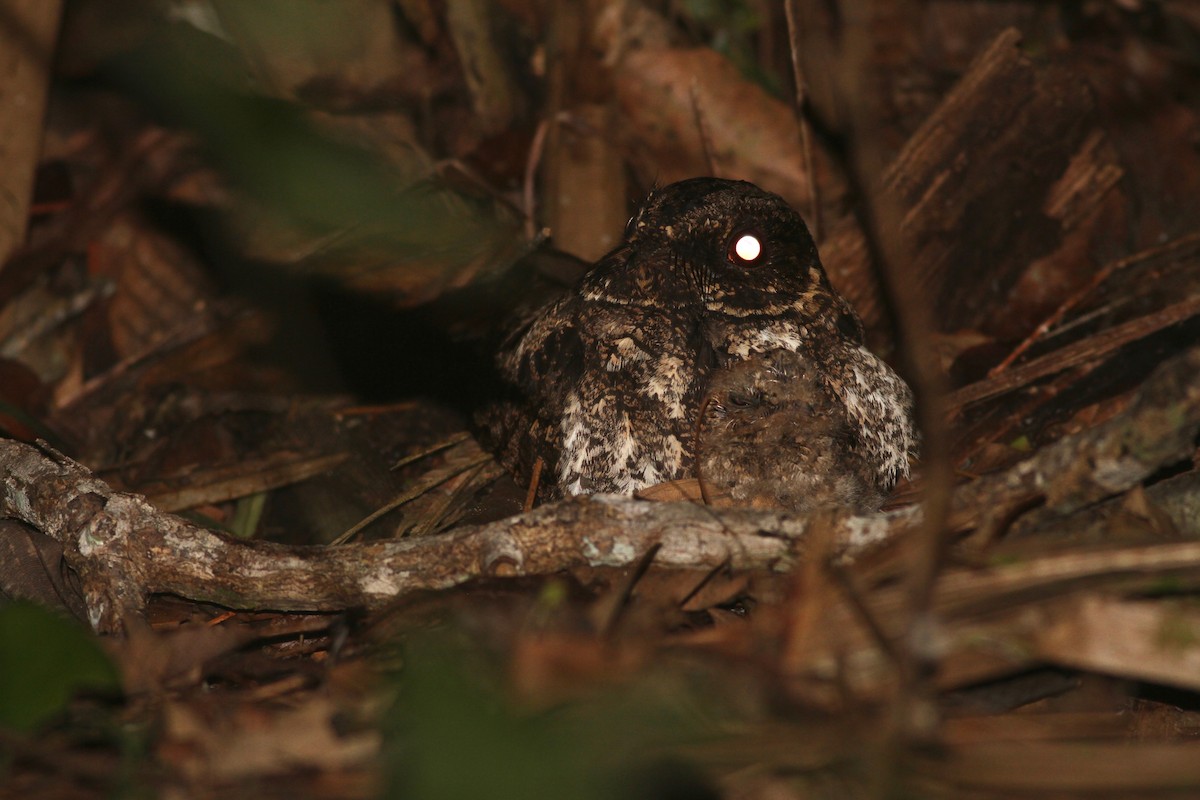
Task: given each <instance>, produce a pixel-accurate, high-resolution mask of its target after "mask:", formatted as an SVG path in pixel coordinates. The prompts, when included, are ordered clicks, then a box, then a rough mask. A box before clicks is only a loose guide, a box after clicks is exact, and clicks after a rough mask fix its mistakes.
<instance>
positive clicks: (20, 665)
mask: <svg viewBox="0 0 1200 800" xmlns="http://www.w3.org/2000/svg"><path fill="white" fill-rule="evenodd" d="M119 689H120V681H119V679H118V675H117V671H116V669H115V668H114V667H113V664H112V662H111V661H109V659H108V656H106V655H105V653H104V651H103V650H102V649H101V648H100V646H99V644H98V643H97V641H96V638H95V636H94V635H93V634H92V633H91V632H90V631H88V630H87V629H85V628H84V627H83V626H82V625H79V624H77V623H74V622H71V621H70V620H67V619H64V618H63V617H61V616H58V615H57V614H54V613H52V612H50V611H47V610H46V609H44V608H42V607H40V606H36V605H33V604H31V603H24V602H15V603H9V604H7V605H0V725H4V726H6V727H9V728H15V729H18V730H26V731H27V730H32V729H34V728H36V727H37V726H38V725H40V724H42V723H44V722H46V721H47V720H48V719H50V718H51V717H53V716H54V715H55V714H58V713H59V712H61V711H62V710H63V709H64V708H65V706H66V704H67V701H69V700H70V699H71V698H72V697H74V696H75V695H76V694H78V693H79V692H81V691H84V690H88V691H106V692H115V691H119Z"/></svg>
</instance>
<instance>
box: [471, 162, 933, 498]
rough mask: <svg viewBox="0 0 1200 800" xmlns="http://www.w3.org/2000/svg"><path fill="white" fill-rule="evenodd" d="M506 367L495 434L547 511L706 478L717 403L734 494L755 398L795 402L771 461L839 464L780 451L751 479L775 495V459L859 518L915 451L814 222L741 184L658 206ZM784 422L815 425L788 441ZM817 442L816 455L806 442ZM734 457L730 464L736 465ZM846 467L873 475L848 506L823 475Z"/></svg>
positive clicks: (706, 187) (684, 190)
mask: <svg viewBox="0 0 1200 800" xmlns="http://www.w3.org/2000/svg"><path fill="white" fill-rule="evenodd" d="M497 363H498V366H499V369H500V373H501V375H502V377H503V379H504V380H505V382H506V383H507V385H508V388H509V390H510V396H509V397H508V398H507V399H506V400H504V401H502V402H500V403H497V404H496V405H494V406H492V407H490V408H487V409H485V410H484V411H483V412H482V413H481V415H480V418H479V422H480V426H481V429H482V431H481V435H482V438H483V439H484V441H485V443H486V444H487V445H489V446H490V447H491V448H492V449H493V450H494V451H495V452H496V454H497V457H498V458H499V459H500V461H501V462H502V463H503V464H504V465H505V466H506V467H508V468H509V469H510V470H512V471H513V472H514V474H515V475H516V476H517V477H518V479H519V480H521V481H528V480H530V476H531V473H532V470H533V467H534V464H535V463H536V462H537V461H538V460H539V459H540V460H541V461H542V465H543V467H542V471H541V477H540V481H539V484H538V496H539V499H542V500H547V499H552V498H555V497H559V496H562V495H564V494H582V493H593V492H615V493H625V494H627V493H632V492H634V491H637V490H638V489H641V488H644V487H648V486H653V485H655V484H658V483H661V482H664V481H668V480H674V479H678V478H690V477H696V472H697V461H696V457H697V431H698V430H701V429H702V428H703V426H702V425H701V420H700V411H701V405H702V402H703V401H704V400H705V398H706V397H708V396H712V397H715V398H717V407H716V408H714V409H713V411H712V414H713V416H712V419H709V425H710V431H712V430H716V429H715V428H712V427H711V426H712V424H713V422H714V421H716V420H718V419H720V418H719V417H718V416H716V415H719V414H724V415H725V417H724V419H725V420H727V421H728V420H729V418H730V417H731V416H732V417H733V418H734V421H733V422H729V423H728V424H725V426H724V427H723V428H721V429H720V432H718V433H715V434H711V433H710V434H709V438H710V440H711V441H709V442H708V445H709V446H708V447H707V448H706V449H705V455H704V458H705V459H706V460H709V461H711V463H707V466H708V468H709V470H711V471H713V473H714V475H715V476H717V477H718V478H719V479H720V480H721V481H722V482H723V483H727V484H737V483H738V482H739V478H738V475H737V469H736V468H735V467H734V465H735V464H737V463H748V462H744V461H743V460H742V459H744V458H748V457H752V456H751V454H752V452H753V449H754V447H755V444H754V440H755V436H754V435H751V433H750V431H748V430H746V429H744V428H743V427H741V423H738V422H737V420H736V418H737V417H738V416H739V412H740V411H741V409H737V408H734V409H733V411H732V412H731V411H730V409H731V404H732V403H733V402H734V401H735V399H736V398H737V397H741V396H743V395H745V396H746V397H767V396H768V395H770V394H771V393H772V392H782V394H780V395H779V402H775V401H771V402H772V403H774V406H772V405H771V404H770V403H767V404H766V405H764V406H761V407H760V409H759V412H758V414H757V416H758V417H759V418H760V421H761V423H762V424H765V425H769V426H774V425H782V426H784V428H785V430H784V431H782V432H780V433H778V434H774V433H773V434H770V437H769V438H772V439H773V444H774V445H780V444H783V443H785V442H788V441H797V444H798V446H804V447H808V448H810V449H812V448H836V449H837V450H838V455H837V456H835V457H833V458H832V459H822V458H819V457H811V456H805V455H796V456H788V457H782V458H780V457H779V455H778V453H777V448H776V447H766V448H764V449H763V451H762V454H761V455H762V458H763V461H762V462H760V463H759V464H756V465H752V468H751V469H750V470H749V472H747V474H746V475H745V476H744V477H745V478H746V479H747V480H762V479H766V478H769V476H770V474H771V472H772V467H771V464H770V463H769V461H770V460H772V459H778V466H779V468H780V469H785V470H796V469H803V470H809V471H812V472H813V473H814V475H812V476H811V478H810V479H806V480H807V481H808V483H809V484H810V485H811V486H812V487H814V488H813V489H812V491H813V492H814V493H824V495H828V496H829V497H830V498H840V497H842V496H845V497H847V498H848V499H849V501H850V503H851V505H852V506H854V507H855V508H856V509H863V508H865V507H867V506H870V505H874V504H877V503H878V501H879V500H880V499H881V498H882V496H883V494H885V493H886V491H887V490H888V489H890V488H891V486H892V485H893V484H894V483H895V481H896V480H897V479H898V478H899V477H901V476H904V475H907V473H908V458H909V455H910V453H911V452H912V451H913V450H914V449H915V442H916V435H915V430H914V426H913V423H912V412H911V408H912V398H911V393H910V392H909V389H908V387H907V386H906V385H905V384H904V382H903V381H902V380H901V379H900V378H899V377H898V376H897V375H896V374H895V373H894V372H893V371H892V370H891V369H890V368H889V367H888V366H887V365H886V364H885V363H884V362H883V361H881V360H880V359H878V358H877V357H876V356H875V355H874V354H872V353H871V352H870V351H869V350H867V349H866V347H865V346H864V345H863V344H862V323H861V322H860V321H859V319H858V317H857V315H856V314H855V313H854V311H853V310H852V309H851V308H850V306H849V305H848V304H847V303H846V301H845V300H844V299H843V298H842V297H841V295H839V294H838V293H837V292H836V291H834V289H833V288H832V287H831V286H830V284H829V280H828V278H827V277H826V275H825V271H824V269H823V268H822V267H821V263H820V260H819V259H818V257H817V250H816V246H815V245H814V243H813V240H812V237H811V236H810V234H809V232H808V229H807V227H806V226H805V225H804V222H803V220H801V218H800V216H799V215H798V214H797V213H796V212H795V211H794V210H792V208H791V207H790V206H788V204H787V203H786V202H785V201H784V200H783V199H782V198H780V197H778V196H777V195H774V194H771V193H770V192H766V191H763V190H762V189H759V188H758V187H757V186H755V185H753V184H751V183H746V182H743V181H729V180H721V179H717V178H694V179H690V180H685V181H680V182H679V183H675V184H671V185H670V186H666V187H663V188H659V189H656V190H655V191H653V192H652V193H651V194H650V196H649V197H648V198H647V199H646V201H645V202H644V203H643V205H642V207H641V209H640V210H639V211H638V212H637V214H636V215H634V216H633V217H632V218H631V219H630V221H629V224H628V226H627V228H626V231H625V237H624V241H623V242H622V243H621V244H620V245H618V246H617V247H616V248H615V249H614V250H613V251H612V252H610V253H609V254H608V255H606V256H604V257H603V258H601V259H600V260H599V261H598V262H596V264H595V265H594V266H593V267H592V268H591V269H590V270H589V271H588V272H587V273H586V274H585V275H584V276H583V277H582V278H581V279H580V281H579V283H578V284H577V285H576V286H575V287H574V288H573V289H572V290H571V291H569V292H567V293H566V294H565V295H563V296H561V297H559V298H558V299H556V300H554V301H553V302H550V303H549V304H547V305H545V306H543V307H542V308H540V309H538V310H537V311H535V312H534V313H532V314H529V315H526V316H525V317H524V318H523V320H521V321H520V322H519V323H518V324H517V325H515V326H514V328H513V329H512V331H511V332H510V334H509V335H508V337H507V338H506V340H505V342H504V344H503V345H502V347H501V350H500V353H499V356H498V358H497ZM790 380H791V381H794V385H791V386H788V385H787V383H788V381H790ZM739 381H742V382H744V383H745V385H746V387H745V391H744V392H743V391H742V390H740V389H738V388H737V387H736V384H737V383H738V382H739ZM767 384H770V385H769V386H768V385H767ZM739 392H740V393H739ZM756 393H757V394H756ZM799 395H810V396H811V399H810V400H809V399H803V400H802V399H800V397H799ZM772 396H773V395H772ZM710 402H712V401H710ZM771 408H775V409H776V412H779V409H783V410H784V411H783V412H780V413H776V414H775V415H774V416H773V412H771ZM764 410H765V411H766V412H767V413H762V412H763V411H764ZM787 413H796V414H802V415H806V416H808V417H810V418H811V419H812V420H813V421H812V422H810V423H803V424H801V425H799V427H797V426H796V425H792V427H791V428H787V425H788V424H789V423H786V422H783V421H781V420H782V417H783V416H786V414H787ZM741 416H742V417H745V415H744V414H742V415H741ZM755 424H758V423H757V422H756V423H755ZM805 425H807V426H808V431H809V433H811V434H812V436H813V440H812V441H804V442H801V441H799V440H802V439H804V436H802V435H800V433H801V432H802V431H803V429H804V427H805ZM739 431H740V432H741V433H739ZM788 431H792V432H793V433H794V434H795V435H793V433H788ZM739 437H740V438H739ZM714 447H716V448H717V450H714ZM721 447H730V448H733V449H732V450H731V451H730V452H731V455H730V456H729V458H728V459H727V460H728V464H725V465H724V466H721V465H720V463H719V459H720V456H719V455H714V454H715V453H718V452H719V448H721ZM735 452H736V453H737V455H733V454H732V453H735ZM714 458H716V459H718V460H715V461H714V460H712V459H714ZM846 464H861V467H856V469H859V471H861V472H863V474H864V475H867V476H869V477H866V478H864V479H863V480H864V481H866V484H864V485H866V486H867V488H864V489H863V490H862V491H859V492H857V493H856V492H848V493H847V492H839V491H837V490H834V489H831V488H829V487H828V486H826V485H825V483H826V482H827V481H833V482H837V481H839V480H841V479H842V478H841V476H840V475H833V474H816V473H830V470H831V469H832V471H833V472H840V471H844V470H845V469H847V467H846V466H844V465H846ZM832 465H836V466H832ZM704 471H705V470H704V469H701V475H700V477H701V479H704V478H705V476H704V474H703V472H704ZM780 477H782V478H784V479H787V476H780ZM797 487H799V484H797ZM756 491H757V490H756ZM799 493H803V491H802V490H800V489H799V488H797V491H790V490H789V491H785V492H784V493H783V495H784V496H786V497H792V496H793V495H797V494H799ZM824 495H823V496H824ZM814 496H815V494H814Z"/></svg>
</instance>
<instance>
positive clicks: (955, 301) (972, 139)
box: [884, 29, 1092, 330]
mask: <svg viewBox="0 0 1200 800" xmlns="http://www.w3.org/2000/svg"><path fill="white" fill-rule="evenodd" d="M1019 40H1020V34H1019V33H1018V32H1017V31H1016V30H1014V29H1009V30H1006V31H1004V32H1003V33H1002V34H1000V35H999V36H998V37H997V38H996V39H995V40H994V41H993V42H992V44H991V46H989V47H988V49H987V50H986V51H984V52H983V53H982V54H981V55H980V56H979V57H978V58H977V59H976V60H975V62H974V63H973V64H972V65H971V68H970V70H969V71H968V72H967V73H966V74H965V75H964V76H963V77H962V79H961V80H960V81H959V82H958V84H956V85H955V87H954V88H953V89H952V90H951V91H950V92H949V94H947V95H946V97H945V99H944V100H943V101H942V103H941V104H940V105H939V106H938V108H937V110H936V111H935V112H934V113H933V114H932V115H931V116H930V117H929V119H927V120H926V121H925V123H924V124H923V125H922V126H921V128H920V129H919V130H918V131H917V132H916V133H915V134H913V136H912V137H911V138H910V139H909V141H908V142H907V144H905V146H904V148H903V149H902V150H901V152H900V154H899V155H898V156H897V158H896V159H895V161H894V162H893V163H892V164H891V165H890V166H889V167H888V169H887V171H886V172H885V174H884V181H885V183H886V186H887V190H888V192H889V193H890V194H892V195H893V197H894V199H895V201H896V202H897V203H898V204H899V205H900V206H901V207H902V208H904V209H906V215H905V217H904V219H903V220H902V223H901V229H902V232H903V234H904V235H905V237H906V238H907V239H908V240H909V242H910V246H911V250H912V260H911V262H910V265H911V266H910V267H909V269H910V270H911V271H910V272H909V273H908V275H907V276H906V277H907V278H909V279H911V280H915V281H917V282H918V283H919V284H920V285H921V286H923V287H924V288H925V290H926V292H927V293H928V296H929V298H930V300H931V302H933V303H934V304H935V305H936V306H937V307H938V308H939V309H940V314H939V319H938V322H939V325H940V326H941V328H942V329H943V330H955V329H957V328H961V327H967V326H971V325H975V324H978V320H979V319H980V318H981V317H983V316H984V315H985V314H986V312H987V310H988V309H989V308H990V307H991V305H992V303H993V299H994V298H995V296H996V292H997V290H999V291H1001V292H1003V291H1005V290H1007V288H1008V287H1009V286H1011V285H1012V284H1013V283H1014V282H1015V281H1016V279H1017V278H1018V277H1019V275H1020V274H1021V272H1022V271H1023V270H1024V268H1025V267H1026V266H1027V265H1028V264H1029V263H1030V262H1031V261H1033V260H1034V259H1035V258H1037V257H1039V256H1041V255H1044V254H1046V253H1048V252H1050V251H1052V250H1053V249H1055V248H1056V247H1057V246H1058V244H1059V243H1060V239H1061V236H1062V223H1061V222H1060V221H1059V220H1057V219H1055V218H1053V217H1052V216H1051V215H1049V214H1048V213H1047V212H1046V210H1045V208H1044V206H1045V202H1044V201H1045V198H1046V197H1047V196H1048V194H1049V193H1050V192H1051V190H1052V188H1053V187H1054V185H1055V184H1056V182H1057V181H1058V180H1059V178H1060V176H1061V175H1062V174H1063V173H1064V171H1065V170H1066V169H1067V168H1068V165H1069V164H1070V162H1071V159H1072V155H1073V154H1074V153H1075V151H1076V150H1077V149H1078V148H1079V146H1080V145H1081V144H1082V143H1083V141H1084V138H1085V136H1086V135H1087V133H1088V130H1089V126H1088V124H1087V120H1088V119H1089V115H1090V112H1091V108H1092V101H1091V95H1090V93H1089V91H1088V89H1087V87H1086V85H1085V84H1084V83H1083V82H1082V81H1080V80H1078V79H1077V78H1075V77H1073V75H1072V74H1071V73H1070V72H1069V71H1067V70H1065V69H1063V68H1059V67H1057V66H1055V65H1035V64H1034V62H1033V61H1031V60H1030V59H1029V58H1027V57H1025V56H1024V55H1023V54H1022V53H1021V52H1020V50H1019V49H1018V47H1017V45H1018V42H1019ZM1031 198H1032V199H1034V200H1033V202H1031Z"/></svg>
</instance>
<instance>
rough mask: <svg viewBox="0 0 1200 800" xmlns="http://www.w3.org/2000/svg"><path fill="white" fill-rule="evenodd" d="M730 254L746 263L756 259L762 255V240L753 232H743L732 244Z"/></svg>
mask: <svg viewBox="0 0 1200 800" xmlns="http://www.w3.org/2000/svg"><path fill="white" fill-rule="evenodd" d="M729 255H730V256H731V257H733V258H736V259H737V260H738V261H742V262H744V263H750V262H753V261H756V260H758V257H759V256H761V255H762V242H760V241H759V240H758V237H757V236H755V235H754V234H752V233H743V234H742V235H741V236H739V237H738V238H737V239H734V241H733V244H732V245H730V247H729Z"/></svg>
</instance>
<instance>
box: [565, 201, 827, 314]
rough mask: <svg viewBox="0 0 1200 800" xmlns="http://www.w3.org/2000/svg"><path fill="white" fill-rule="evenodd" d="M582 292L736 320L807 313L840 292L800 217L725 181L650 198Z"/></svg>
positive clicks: (625, 302) (620, 301)
mask: <svg viewBox="0 0 1200 800" xmlns="http://www.w3.org/2000/svg"><path fill="white" fill-rule="evenodd" d="M582 289H583V292H584V295H585V296H586V297H588V298H589V299H593V300H601V301H605V302H610V303H617V304H621V305H641V306H652V305H659V304H664V303H669V304H673V305H677V306H680V307H687V308H696V309H699V310H702V311H706V312H711V313H717V314H723V315H727V316H730V317H752V316H753V317H764V316H771V315H776V314H782V313H787V312H789V311H793V310H800V309H801V308H802V306H803V305H804V301H805V300H806V299H807V298H810V297H811V296H812V295H813V294H814V293H816V294H821V295H829V294H831V291H832V290H831V289H830V288H829V281H828V279H827V278H826V276H825V272H824V270H823V269H822V267H821V262H820V260H819V259H818V257H817V248H816V245H815V244H814V243H813V240H812V236H811V235H810V234H809V232H808V228H807V227H806V226H805V224H804V221H803V220H802V219H801V218H800V215H799V214H797V213H796V212H795V211H794V210H792V208H791V207H790V206H789V205H788V204H787V202H786V201H785V200H784V199H783V198H781V197H779V196H778V195H775V194H772V193H770V192H767V191H764V190H762V189H760V188H758V187H757V186H755V185H754V184H752V183H747V182H745V181H730V180H722V179H719V178H693V179H691V180H685V181H680V182H679V183H674V184H671V185H670V186H666V187H663V188H660V189H656V190H655V191H654V192H652V193H651V194H650V196H649V197H648V198H647V199H646V202H645V203H644V204H643V205H642V207H641V208H640V209H639V210H638V212H637V214H635V215H634V216H633V217H632V218H631V219H630V220H629V225H628V226H627V228H626V232H625V241H624V242H623V243H622V244H621V245H620V246H619V247H618V248H617V249H616V250H614V251H613V252H612V253H610V254H609V255H608V256H606V257H605V258H604V259H603V260H602V261H601V262H600V263H598V264H597V265H596V268H595V269H593V270H592V272H591V273H589V275H588V276H587V277H586V278H585V280H584V285H583V287H582Z"/></svg>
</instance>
